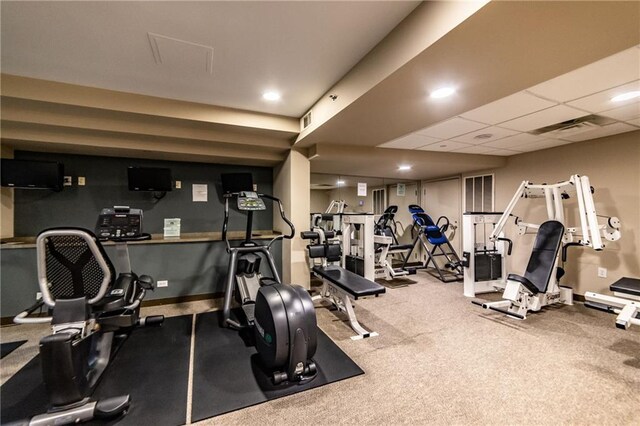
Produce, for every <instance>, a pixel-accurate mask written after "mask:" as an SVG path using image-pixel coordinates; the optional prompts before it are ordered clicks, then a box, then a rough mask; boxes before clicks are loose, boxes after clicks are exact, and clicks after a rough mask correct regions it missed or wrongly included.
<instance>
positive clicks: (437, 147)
mask: <svg viewBox="0 0 640 426" xmlns="http://www.w3.org/2000/svg"><path fill="white" fill-rule="evenodd" d="M470 146H472V145H468V144H466V143H462V142H454V141H440V142H436V143H434V144H431V145H427V146H423V147H422V148H418V149H419V150H421V151H444V152H448V151H453V150H454V149H460V148H468V147H470Z"/></svg>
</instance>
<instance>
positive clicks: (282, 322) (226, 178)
mask: <svg viewBox="0 0 640 426" xmlns="http://www.w3.org/2000/svg"><path fill="white" fill-rule="evenodd" d="M222 190H223V194H224V195H223V198H224V224H223V228H222V238H223V240H224V241H225V243H226V245H227V252H228V253H229V255H230V257H229V269H228V272H227V279H226V285H225V296H224V306H223V323H222V325H223V326H224V327H231V328H235V329H245V328H248V327H249V328H252V329H253V331H254V333H253V335H254V338H255V346H256V349H257V351H258V354H259V356H260V359H261V361H262V363H263V365H264V367H265V368H266V369H268V370H269V371H270V372H271V373H272V379H273V383H274V384H276V385H277V384H281V383H292V382H295V383H303V382H308V381H310V380H312V379H313V378H314V377H315V376H316V375H317V367H316V364H315V362H314V361H313V360H312V357H313V355H314V354H315V352H316V347H317V324H316V312H315V309H314V307H313V301H312V299H311V296H310V295H309V293H308V292H307V291H306V290H305V289H304V288H302V287H300V286H297V285H289V284H283V283H282V281H281V279H280V276H279V274H278V271H277V268H276V265H275V261H274V259H273V256H272V254H271V246H272V245H273V244H274V243H275V242H276V241H279V240H282V239H284V238H287V239H291V238H293V237H294V235H295V228H294V226H293V224H292V223H291V221H289V219H287V217H286V216H285V214H284V208H283V207H282V203H281V202H280V200H279V199H278V198H276V197H274V196H272V195H268V194H261V193H257V192H255V191H254V186H253V177H252V176H251V174H250V173H233V174H223V175H222ZM233 198H236V200H237V207H238V210H240V211H244V212H247V225H246V231H245V238H244V240H243V241H242V242H241V243H240V244H239V245H237V246H232V245H231V242H230V240H229V235H228V225H229V200H231V199H233ZM264 199H268V200H271V201H273V202H274V203H277V205H278V207H279V211H280V217H281V218H282V220H283V221H284V222H285V223H286V224H287V225H288V226H289V228H290V230H291V231H290V233H289V234H288V235H278V236H276V237H275V238H273V239H271V241H269V242H268V243H267V244H260V243H257V242H255V241H253V240H252V239H251V237H252V234H251V233H252V228H253V214H254V212H255V211H262V210H266V205H265V202H264ZM262 260H264V261H266V263H267V266H268V269H269V274H270V276H263V274H262V272H261V270H260V264H261V262H262ZM234 296H235V297H236V299H237V300H238V302H239V303H240V305H241V307H242V312H243V313H244V317H245V319H244V321H240V320H238V319H235V318H232V312H231V303H232V299H233V298H234Z"/></svg>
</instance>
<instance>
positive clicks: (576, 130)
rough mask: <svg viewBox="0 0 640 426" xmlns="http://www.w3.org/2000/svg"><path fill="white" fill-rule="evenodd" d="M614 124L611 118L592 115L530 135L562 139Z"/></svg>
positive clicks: (546, 127)
mask: <svg viewBox="0 0 640 426" xmlns="http://www.w3.org/2000/svg"><path fill="white" fill-rule="evenodd" d="M613 122H615V120H613V119H611V118H608V117H603V116H601V115H594V114H591V115H585V116H583V117H578V118H573V119H571V120H567V121H563V122H561V123H556V124H552V125H550V126H545V127H541V128H539V129H535V130H532V131H530V132H529V133H530V134H532V135H544V136H547V137H552V138H562V137H567V136H574V135H577V134H580V133H585V132H589V131H591V130H595V129H599V128H600V127H602V126H604V125H607V124H611V123H613Z"/></svg>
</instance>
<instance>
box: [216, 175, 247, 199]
mask: <svg viewBox="0 0 640 426" xmlns="http://www.w3.org/2000/svg"><path fill="white" fill-rule="evenodd" d="M220 177H221V179H222V191H223V192H224V193H225V194H233V193H237V192H251V191H253V175H252V174H251V173H222V175H220Z"/></svg>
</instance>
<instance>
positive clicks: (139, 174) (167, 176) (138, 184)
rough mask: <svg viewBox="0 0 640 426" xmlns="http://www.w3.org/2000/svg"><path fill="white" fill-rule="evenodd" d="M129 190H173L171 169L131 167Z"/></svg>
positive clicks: (129, 169)
mask: <svg viewBox="0 0 640 426" xmlns="http://www.w3.org/2000/svg"><path fill="white" fill-rule="evenodd" d="M128 174H129V191H159V192H165V191H171V189H172V179H171V169H165V168H160V167H129V168H128Z"/></svg>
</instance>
